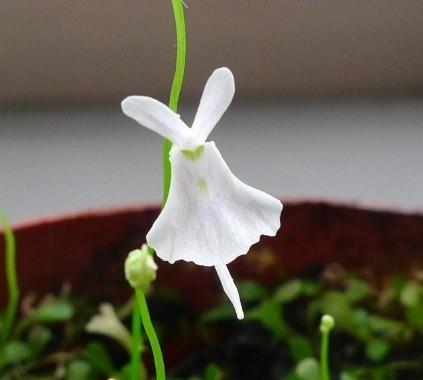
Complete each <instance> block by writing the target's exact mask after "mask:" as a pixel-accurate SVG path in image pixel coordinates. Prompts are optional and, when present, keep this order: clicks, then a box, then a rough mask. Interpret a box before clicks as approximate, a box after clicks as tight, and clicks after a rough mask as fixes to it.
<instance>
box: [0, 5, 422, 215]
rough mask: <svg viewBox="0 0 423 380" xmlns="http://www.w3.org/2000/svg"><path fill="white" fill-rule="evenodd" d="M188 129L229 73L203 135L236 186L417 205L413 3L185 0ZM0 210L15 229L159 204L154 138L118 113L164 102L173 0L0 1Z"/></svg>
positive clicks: (417, 17)
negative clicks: (219, 114) (225, 103)
mask: <svg viewBox="0 0 423 380" xmlns="http://www.w3.org/2000/svg"><path fill="white" fill-rule="evenodd" d="M186 4H187V6H188V8H187V9H186V21H187V32H188V58H187V70H186V82H185V85H184V89H183V93H182V98H181V114H182V117H183V119H184V120H185V121H187V122H188V123H189V122H190V121H191V120H192V118H193V115H194V113H195V110H196V107H197V104H198V100H199V97H200V95H201V91H202V88H203V85H204V82H205V81H206V80H207V78H208V76H209V75H210V73H211V72H212V71H213V70H214V69H215V68H217V67H219V66H228V67H230V68H231V70H232V71H233V72H234V75H235V79H236V85H237V94H236V98H235V100H234V104H233V106H232V107H231V108H230V109H229V110H228V112H227V113H226V114H225V116H224V118H223V119H222V121H221V122H220V124H219V125H218V127H217V128H216V130H215V132H214V133H213V135H212V136H211V138H212V139H213V140H215V141H216V143H217V144H218V146H219V147H220V149H221V151H222V153H223V155H224V157H225V159H226V160H227V162H228V164H229V166H230V167H231V169H232V170H233V171H234V173H235V174H237V175H238V176H239V177H240V178H241V179H242V180H244V181H246V182H248V183H249V184H251V185H253V186H256V187H258V188H260V189H263V190H265V191H268V192H270V193H272V194H274V195H276V196H280V197H282V198H283V199H290V198H298V197H301V198H324V199H332V200H337V201H347V202H358V203H362V204H370V205H379V206H381V205H382V206H384V205H387V206H391V205H392V206H399V207H401V208H404V209H416V208H417V209H423V175H422V170H421V168H422V164H423V149H422V143H423V2H422V1H421V0H415V1H412V0H407V1H398V0H365V1H364V0H357V1H350V0H348V1H347V0H345V1H344V0H336V1H335V0H315V1H310V0H309V1H305V0H304V1H301V0H269V1H265V2H257V1H235V0H232V1H227V0H226V1H225V0H213V1H211V0H201V1H198V0H197V1H195V0H186ZM0 25H1V30H2V33H0V107H1V108H0V207H2V208H3V209H4V210H5V211H6V212H7V214H8V215H9V216H10V217H11V219H12V220H14V221H16V220H22V219H27V218H36V217H39V216H43V215H49V214H55V213H59V212H69V211H76V210H82V209H92V208H96V207H110V206H120V205H127V204H134V203H142V202H154V201H159V200H160V197H161V194H160V193H161V141H160V138H159V137H158V136H157V135H155V134H154V133H152V132H150V131H147V130H145V129H144V128H142V127H141V126H138V125H137V124H135V122H132V121H131V120H129V119H126V118H125V117H124V116H123V115H122V113H121V111H120V100H121V99H122V98H123V97H125V96H127V95H130V94H143V95H150V96H154V97H157V98H158V99H160V100H162V101H164V102H166V101H167V97H168V93H169V89H170V84H171V79H172V74H173V68H174V60H175V49H176V47H175V35H174V25H173V16H172V10H171V4H170V1H164V0H163V1H149V2H147V1H140V0H136V1H135V0H127V1H116V0H113V1H112V0H90V1H86V0H84V1H79V0H73V1H65V0H60V1H58V0H43V1H33V0H15V1H12V0H3V1H1V0H0Z"/></svg>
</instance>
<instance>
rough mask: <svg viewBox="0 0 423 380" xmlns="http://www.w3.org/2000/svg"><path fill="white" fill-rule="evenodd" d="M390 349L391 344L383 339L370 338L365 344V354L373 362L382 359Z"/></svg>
mask: <svg viewBox="0 0 423 380" xmlns="http://www.w3.org/2000/svg"><path fill="white" fill-rule="evenodd" d="M390 349H391V345H390V344H389V342H388V341H386V340H384V339H379V338H375V339H372V340H371V341H370V342H368V343H367V345H366V350H365V351H366V356H367V357H368V358H369V359H370V360H373V361H375V362H377V361H380V360H383V359H384V358H385V357H386V355H387V354H388V352H389V350H390Z"/></svg>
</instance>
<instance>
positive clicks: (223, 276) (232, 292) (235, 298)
mask: <svg viewBox="0 0 423 380" xmlns="http://www.w3.org/2000/svg"><path fill="white" fill-rule="evenodd" d="M215 268H216V272H217V275H218V276H219V279H220V282H221V283H222V286H223V290H224V291H225V293H226V295H227V296H228V298H229V300H230V301H231V302H232V305H233V306H234V309H235V312H236V317H237V318H238V319H244V311H243V310H242V305H241V300H240V298H239V293H238V289H237V288H236V285H235V283H234V280H233V279H232V276H231V274H230V272H229V270H228V267H227V266H226V265H223V264H219V265H216V266H215Z"/></svg>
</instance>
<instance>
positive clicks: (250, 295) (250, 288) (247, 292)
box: [238, 281, 267, 302]
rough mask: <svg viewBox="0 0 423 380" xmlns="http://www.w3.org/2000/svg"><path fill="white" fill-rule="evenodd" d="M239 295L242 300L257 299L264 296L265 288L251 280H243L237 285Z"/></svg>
mask: <svg viewBox="0 0 423 380" xmlns="http://www.w3.org/2000/svg"><path fill="white" fill-rule="evenodd" d="M238 290H239V295H240V297H241V300H242V301H244V302H253V301H258V300H261V299H263V298H265V297H266V295H267V290H266V288H265V287H264V286H262V285H260V284H258V283H257V282H253V281H244V282H241V283H240V284H239V285H238Z"/></svg>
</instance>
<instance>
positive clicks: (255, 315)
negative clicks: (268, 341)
mask: <svg viewBox="0 0 423 380" xmlns="http://www.w3.org/2000/svg"><path fill="white" fill-rule="evenodd" d="M246 319H255V320H258V321H259V322H261V324H262V325H263V326H264V327H266V328H267V329H269V330H270V331H271V332H272V333H273V334H274V335H275V336H276V337H278V338H283V337H285V336H286V335H287V333H288V330H289V328H288V325H287V324H286V322H285V320H284V318H283V314H282V308H281V305H280V304H279V303H277V302H276V301H274V300H266V301H263V302H262V303H261V304H260V305H259V306H257V307H256V308H254V309H252V310H250V311H248V312H247V313H246Z"/></svg>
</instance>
